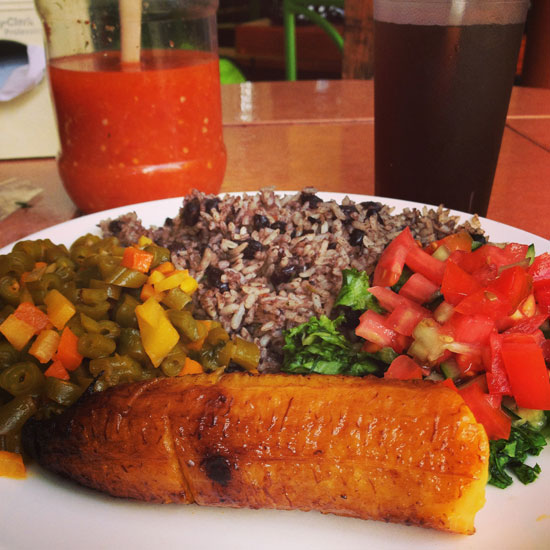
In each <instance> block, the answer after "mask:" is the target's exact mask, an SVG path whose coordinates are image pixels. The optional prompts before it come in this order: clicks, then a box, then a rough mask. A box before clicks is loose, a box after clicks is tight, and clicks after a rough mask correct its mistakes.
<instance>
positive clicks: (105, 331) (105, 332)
mask: <svg viewBox="0 0 550 550" xmlns="http://www.w3.org/2000/svg"><path fill="white" fill-rule="evenodd" d="M80 322H81V323H82V326H83V327H84V328H85V330H86V332H89V333H92V334H101V335H102V336H106V337H107V338H112V339H113V340H116V339H117V338H118V337H119V336H120V327H119V326H118V325H117V324H116V323H115V322H113V321H109V320H108V319H104V320H101V321H96V320H95V319H92V318H91V317H88V316H87V315H85V314H84V313H81V314H80Z"/></svg>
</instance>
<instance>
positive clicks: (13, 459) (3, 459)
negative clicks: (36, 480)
mask: <svg viewBox="0 0 550 550" xmlns="http://www.w3.org/2000/svg"><path fill="white" fill-rule="evenodd" d="M0 476H4V477H13V478H15V479H23V478H25V477H27V473H26V471H25V464H24V463H23V457H22V456H21V455H20V454H19V453H11V452H9V451H0Z"/></svg>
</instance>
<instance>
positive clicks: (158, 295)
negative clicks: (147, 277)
mask: <svg viewBox="0 0 550 550" xmlns="http://www.w3.org/2000/svg"><path fill="white" fill-rule="evenodd" d="M163 296H164V294H163V293H162V292H157V291H156V290H155V287H154V286H153V285H152V284H149V283H145V284H144V285H143V286H142V287H141V292H140V295H139V297H140V299H141V301H142V302H145V301H147V300H148V299H149V298H154V299H155V300H156V301H157V302H160V301H161V300H162V297H163Z"/></svg>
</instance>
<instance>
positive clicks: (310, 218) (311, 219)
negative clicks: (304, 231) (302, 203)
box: [307, 216, 319, 223]
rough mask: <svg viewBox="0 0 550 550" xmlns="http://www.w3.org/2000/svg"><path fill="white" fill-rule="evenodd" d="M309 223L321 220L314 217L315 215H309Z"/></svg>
mask: <svg viewBox="0 0 550 550" xmlns="http://www.w3.org/2000/svg"><path fill="white" fill-rule="evenodd" d="M307 219H308V221H309V223H319V220H318V219H317V218H314V217H313V216H308V217H307Z"/></svg>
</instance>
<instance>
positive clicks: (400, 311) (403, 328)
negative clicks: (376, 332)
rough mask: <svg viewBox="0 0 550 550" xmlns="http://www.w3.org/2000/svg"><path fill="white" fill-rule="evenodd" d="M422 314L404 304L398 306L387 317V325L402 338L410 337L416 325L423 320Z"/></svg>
mask: <svg viewBox="0 0 550 550" xmlns="http://www.w3.org/2000/svg"><path fill="white" fill-rule="evenodd" d="M424 317H425V316H424V315H423V314H422V312H420V311H418V310H417V309H413V308H411V307H409V306H408V305H406V304H400V305H398V306H397V307H396V308H395V309H394V310H393V311H392V312H391V313H390V314H389V315H388V317H387V319H386V322H387V325H388V326H389V327H390V328H392V329H393V330H395V331H396V332H398V333H399V334H403V335H404V336H411V335H412V333H413V330H414V329H415V327H416V325H418V323H420V321H422V319H424Z"/></svg>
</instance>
